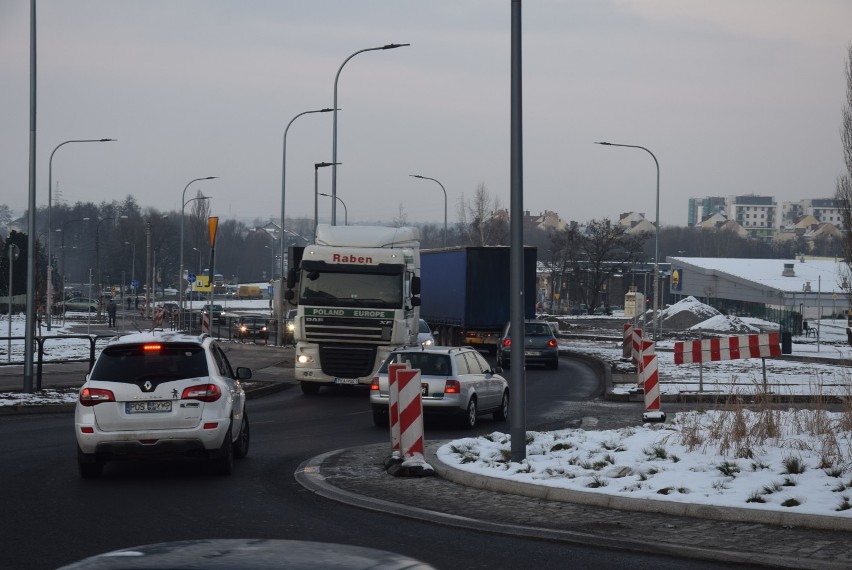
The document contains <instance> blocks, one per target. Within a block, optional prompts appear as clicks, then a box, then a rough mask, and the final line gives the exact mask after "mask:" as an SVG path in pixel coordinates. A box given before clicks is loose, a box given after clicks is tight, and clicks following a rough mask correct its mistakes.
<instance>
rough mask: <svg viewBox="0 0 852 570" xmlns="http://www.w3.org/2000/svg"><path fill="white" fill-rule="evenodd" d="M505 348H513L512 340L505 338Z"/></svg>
mask: <svg viewBox="0 0 852 570" xmlns="http://www.w3.org/2000/svg"><path fill="white" fill-rule="evenodd" d="M503 346H512V339H510V338H504V339H503Z"/></svg>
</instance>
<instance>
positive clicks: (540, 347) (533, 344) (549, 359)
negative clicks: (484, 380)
mask: <svg viewBox="0 0 852 570" xmlns="http://www.w3.org/2000/svg"><path fill="white" fill-rule="evenodd" d="M510 332H511V331H510V325H509V324H507V325H506V328H505V329H503V336H502V337H500V348H498V349H497V365H498V366H501V367H503V368H504V369H508V368H509V366H510V365H511V358H512V338H511V335H510ZM524 361H525V363H526V364H543V365H544V366H546V367H548V368H553V369H554V370H555V369H557V368H559V345H558V343H557V342H556V337H555V336H553V329H552V328H550V325H549V324H548V323H547V321H525V322H524Z"/></svg>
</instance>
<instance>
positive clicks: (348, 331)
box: [305, 316, 393, 344]
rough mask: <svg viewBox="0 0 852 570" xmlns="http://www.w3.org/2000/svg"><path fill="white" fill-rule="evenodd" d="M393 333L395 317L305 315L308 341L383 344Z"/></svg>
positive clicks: (306, 338) (388, 340)
mask: <svg viewBox="0 0 852 570" xmlns="http://www.w3.org/2000/svg"><path fill="white" fill-rule="evenodd" d="M392 335H393V319H364V318H352V317H307V316H306V317H305V340H307V341H308V342H314V343H322V342H357V343H365V342H366V343H375V344H383V343H387V342H390V339H391V338H392Z"/></svg>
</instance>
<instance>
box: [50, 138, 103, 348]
mask: <svg viewBox="0 0 852 570" xmlns="http://www.w3.org/2000/svg"><path fill="white" fill-rule="evenodd" d="M117 140H118V139H75V140H70V141H65V142H62V143H59V144H58V145H56V148H54V149H53V152H51V153H50V160H49V161H48V163H47V295H46V296H47V301H46V305H45V307H46V309H45V310H46V311H47V330H48V331H49V330H50V320H51V313H52V311H51V305H53V265H52V263H51V258H50V232H51V227H50V226H51V224H50V215H51V211H52V210H53V155H54V154H56V151H57V150H59V147H61V146H63V145H66V144H69V143H88V142H116V141H117Z"/></svg>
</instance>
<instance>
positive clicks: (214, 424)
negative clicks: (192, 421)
mask: <svg viewBox="0 0 852 570" xmlns="http://www.w3.org/2000/svg"><path fill="white" fill-rule="evenodd" d="M217 427H219V422H204V429H216V428H217Z"/></svg>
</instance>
